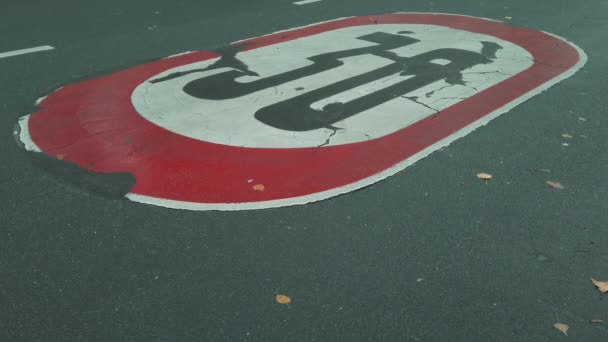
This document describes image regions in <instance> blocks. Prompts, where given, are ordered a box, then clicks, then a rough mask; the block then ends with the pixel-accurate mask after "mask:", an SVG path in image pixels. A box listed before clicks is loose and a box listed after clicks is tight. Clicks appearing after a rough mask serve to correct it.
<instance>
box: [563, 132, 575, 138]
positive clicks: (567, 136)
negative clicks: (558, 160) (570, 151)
mask: <svg viewBox="0 0 608 342" xmlns="http://www.w3.org/2000/svg"><path fill="white" fill-rule="evenodd" d="M562 137H563V138H566V139H572V138H574V137H573V136H572V134H568V133H564V134H562Z"/></svg>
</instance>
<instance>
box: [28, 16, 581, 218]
mask: <svg viewBox="0 0 608 342" xmlns="http://www.w3.org/2000/svg"><path fill="white" fill-rule="evenodd" d="M585 61H586V56H585V54H584V53H583V51H582V50H580V49H579V48H578V47H576V46H575V45H573V44H571V43H569V42H567V41H565V40H564V39H562V38H559V37H556V36H553V35H551V34H548V33H544V32H540V31H536V30H531V29H524V28H517V27H511V26H508V25H505V24H504V23H501V22H497V21H492V20H487V19H480V18H474V17H466V16H459V15H445V14H418V13H400V14H389V15H381V16H368V17H352V18H345V19H338V20H334V21H330V22H325V23H320V24H315V25H311V26H307V27H303V28H297V29H292V30H288V31H283V32H279V33H274V34H270V35H267V36H263V37H259V38H253V39H248V40H244V41H240V42H236V43H233V44H231V45H230V46H228V47H224V48H221V49H218V50H216V51H200V52H192V53H186V54H181V55H176V56H172V57H169V58H166V59H162V60H159V61H156V62H153V63H149V64H145V65H139V66H136V67H133V68H131V69H128V70H124V71H120V72H117V73H114V74H111V75H108V76H103V77H99V78H95V79H91V80H88V81H85V82H81V83H76V84H72V85H69V86H66V87H64V88H61V89H60V90H58V91H56V92H54V93H53V94H51V95H49V96H48V97H46V98H44V99H42V100H41V101H40V103H39V105H40V106H41V107H42V110H41V111H40V112H38V113H35V114H34V115H30V116H25V117H23V118H22V119H21V120H20V122H19V124H20V128H21V130H20V132H19V138H20V140H21V141H22V142H23V143H24V145H25V146H26V148H27V149H28V150H32V151H41V152H44V153H46V154H48V155H50V156H57V155H60V156H61V158H62V159H63V160H65V161H67V162H70V163H74V164H76V165H78V166H80V167H82V168H85V169H87V170H91V171H95V172H129V173H131V174H132V175H133V176H134V177H135V179H136V184H135V185H134V187H133V188H132V189H131V192H130V193H129V194H128V195H127V197H128V198H129V199H131V200H134V201H138V202H143V203H149V204H155V205H160V206H165V207H172V208H181V209H194V210H214V209H215V210H240V209H255V208H269V207H280V206H287V205H294V204H303V203H308V202H312V201H316V200H321V199H325V198H328V197H331V196H335V195H339V194H343V193H347V192H349V191H352V190H355V189H359V188H362V187H365V186H367V185H370V184H373V183H374V182H377V181H379V180H382V179H384V178H386V177H388V176H390V175H393V174H395V173H396V172H398V171H400V170H403V169H404V168H405V167H407V166H408V165H411V164H413V163H414V162H416V161H417V160H420V159H421V158H423V157H424V156H426V155H428V154H429V153H431V152H433V151H435V150H437V149H438V148H441V147H443V146H446V145H447V144H449V143H450V142H452V141H454V140H455V139H458V138H460V137H462V136H464V135H466V134H468V133H470V132H471V131H472V130H474V129H475V128H477V127H479V126H481V125H484V124H486V123H487V122H488V121H489V120H491V119H493V118H495V117H497V116H498V115H500V114H502V113H504V112H506V111H508V110H509V109H511V108H513V107H514V106H516V105H517V104H519V103H522V102H523V101H525V100H527V99H529V98H530V97H532V96H534V95H536V94H538V93H540V92H541V91H543V90H545V89H546V88H548V87H550V86H551V85H553V84H555V83H557V82H559V81H561V80H563V79H565V78H567V77H569V76H571V75H573V74H574V73H575V72H576V71H577V70H578V69H579V68H581V67H582V66H583V64H584V63H585Z"/></svg>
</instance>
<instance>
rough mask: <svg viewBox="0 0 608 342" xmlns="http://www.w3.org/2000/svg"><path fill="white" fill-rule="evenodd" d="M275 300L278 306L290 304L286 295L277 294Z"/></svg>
mask: <svg viewBox="0 0 608 342" xmlns="http://www.w3.org/2000/svg"><path fill="white" fill-rule="evenodd" d="M275 299H276V301H277V303H279V304H289V303H291V298H289V296H286V295H282V294H278V295H277V296H276V298H275Z"/></svg>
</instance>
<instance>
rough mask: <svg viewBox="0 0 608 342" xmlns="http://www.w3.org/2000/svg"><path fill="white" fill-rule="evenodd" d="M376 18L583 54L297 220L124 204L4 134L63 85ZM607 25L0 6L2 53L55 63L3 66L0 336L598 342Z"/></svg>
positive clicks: (406, 7) (373, 4)
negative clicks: (560, 77)
mask: <svg viewBox="0 0 608 342" xmlns="http://www.w3.org/2000/svg"><path fill="white" fill-rule="evenodd" d="M394 12H441V13H453V14H464V15H470V16H477V17H484V18H492V19H496V20H503V21H505V22H508V23H509V25H514V26H521V27H527V28H532V29H536V30H542V31H547V32H550V33H552V34H556V35H559V36H561V37H564V38H566V39H568V40H569V41H571V42H573V43H575V44H577V45H578V46H579V47H581V48H582V49H583V50H584V51H585V52H586V53H587V55H588V56H589V60H588V62H587V64H586V65H585V66H584V67H583V68H582V69H581V70H580V71H579V72H578V73H577V74H575V75H574V76H572V77H571V78H569V79H567V80H564V81H563V82H561V83H559V84H557V85H556V86H554V87H552V88H550V89H549V90H547V91H545V92H543V93H541V94H539V95H537V96H535V97H533V98H532V99H530V100H528V101H527V102H525V103H523V104H521V105H519V106H517V107H516V108H514V109H512V110H511V111H509V112H508V113H507V114H504V115H502V116H500V117H499V118H497V119H495V120H493V121H492V122H490V123H489V124H488V125H487V126H484V127H482V128H481V129H478V130H476V131H474V132H473V133H471V134H469V135H467V136H466V137H464V138H462V139H459V140H457V141H456V142H454V143H452V144H451V145H450V146H448V147H446V148H444V149H441V150H439V151H437V152H435V153H433V154H431V155H430V156H428V157H426V158H424V159H422V160H420V161H419V162H417V163H416V164H415V165H413V166H411V167H408V168H407V169H406V170H404V171H402V172H400V173H398V174H396V175H394V176H392V177H390V178H388V179H386V180H384V181H381V182H378V183H376V184H375V185H373V186H370V187H366V188H364V189H361V190H360V191H356V192H351V193H348V194H345V195H342V196H338V197H333V198H330V199H327V200H324V201H320V202H317V203H312V204H306V205H299V206H291V207H285V208H277V209H264V210H245V211H235V212H224V211H187V210H175V209H166V208H161V207H157V206H150V205H145V204H140V203H136V202H131V201H129V200H127V199H125V198H124V197H117V196H113V192H112V189H111V186H110V185H108V186H107V187H106V186H104V179H103V178H102V179H100V180H99V181H98V182H96V183H95V184H96V186H95V187H93V188H87V187H86V186H85V184H83V183H81V182H80V181H79V180H78V179H76V177H75V176H74V177H72V176H73V175H74V174H75V172H76V171H74V173H69V172H68V174H67V175H66V173H65V172H55V164H52V163H49V162H48V161H45V160H40V156H38V155H37V154H36V153H32V152H26V151H24V150H23V148H21V147H20V146H19V144H18V143H16V142H15V137H14V133H13V130H14V126H15V123H16V122H17V121H18V119H19V118H20V117H21V116H23V115H25V114H28V113H31V112H34V111H35V110H36V108H35V105H34V103H35V101H36V100H37V99H38V98H40V97H42V96H44V95H47V94H48V93H49V92H51V91H52V90H54V89H56V88H58V87H61V86H64V85H66V84H70V83H73V82H75V81H78V80H83V79H88V78H91V77H95V76H97V75H104V74H108V73H110V72H112V71H115V70H120V69H124V68H128V67H132V66H135V65H138V64H142V63H144V62H147V61H151V60H156V59H159V58H162V57H165V56H169V55H173V54H176V53H180V52H183V51H190V50H210V49H215V48H217V47H218V46H223V45H225V44H226V43H230V42H233V41H237V40H240V39H244V38H249V37H256V36H260V35H264V34H267V33H271V32H276V31H280V30H287V29H290V28H294V27H300V26H304V25H309V24H313V23H317V22H321V21H326V20H331V19H335V18H341V17H347V16H362V15H372V14H383V13H394ZM606 13H608V2H606V1H604V0H586V1H565V0H551V1H548V0H542V1H537V2H531V1H523V0H508V1H483V0H475V1H470V0H462V1H447V0H435V1H433V2H427V1H410V0H399V1H397V0H373V1H364V0H348V1H346V0H322V1H319V2H314V3H309V4H303V5H295V4H293V3H292V2H291V1H286V0H258V1H244V0H224V1H215V0H213V1H212V0H208V1H194V0H176V1H171V2H169V1H159V0H152V1H141V0H136V1H129V2H125V1H117V0H107V1H97V2H92V1H91V2H86V1H76V0H63V1H59V2H42V1H33V0H24V1H20V2H17V1H12V2H10V3H9V2H8V1H5V2H4V3H3V4H1V5H0V32H2V35H1V38H0V53H3V52H9V51H15V50H20V49H26V48H30V47H36V46H44V45H49V46H52V47H54V49H53V50H48V51H40V52H36V53H30V54H22V55H17V56H11V57H3V58H0V156H1V158H2V162H1V163H0V196H1V198H0V199H1V200H2V206H1V208H2V209H1V212H0V341H7V342H12V341H559V340H567V339H570V340H573V341H602V340H605V339H606V338H607V337H608V302H607V301H606V300H605V298H603V297H602V295H601V294H600V292H599V291H597V289H596V288H595V287H594V286H593V284H592V283H591V281H590V278H591V277H595V278H599V279H604V280H606V279H608V266H607V263H608V252H607V250H608V249H607V248H606V246H608V234H606V231H607V229H608V200H607V198H606V196H607V195H606V194H608V181H607V180H606V175H608V153H607V152H606V151H607V150H608V140H607V139H606V136H607V134H608V125H607V124H606V117H605V115H606V114H607V109H606V108H607V104H608V102H607V100H606V94H605V92H606V89H608V81H607V79H608V78H607V77H606V76H607V74H606V70H608V59H606V58H605V56H606V55H608V49H607V45H606V39H607V38H608V35H607V34H606V32H608V16H607V15H606ZM562 134H569V135H570V136H571V137H570V138H565V137H563V136H562ZM548 170H549V171H550V172H548ZM478 172H487V173H491V174H492V175H493V176H494V178H493V179H492V180H491V181H487V182H486V181H481V180H479V179H477V178H476V176H475V175H476V174H477V173H478ZM70 175H72V176H70ZM548 180H551V181H556V182H559V183H560V184H562V185H563V186H564V189H556V188H552V187H549V186H547V184H546V183H545V182H546V181H548ZM278 294H281V295H286V296H289V297H290V298H291V302H290V303H289V304H288V305H287V304H280V303H278V302H277V300H276V299H277V298H276V295H278ZM602 299H604V300H602ZM592 320H603V321H605V322H607V323H603V324H602V323H600V322H596V323H595V324H592V322H591V321H592ZM555 323H563V324H567V325H568V326H569V327H570V329H569V330H568V335H569V336H568V337H566V336H564V334H562V333H561V332H559V331H558V330H557V329H555V328H554V324H555Z"/></svg>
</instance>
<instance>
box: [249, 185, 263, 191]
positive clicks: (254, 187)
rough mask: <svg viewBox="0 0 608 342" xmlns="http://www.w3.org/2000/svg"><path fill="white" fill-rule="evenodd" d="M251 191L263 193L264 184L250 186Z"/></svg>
mask: <svg viewBox="0 0 608 342" xmlns="http://www.w3.org/2000/svg"><path fill="white" fill-rule="evenodd" d="M252 189H253V190H255V191H260V192H264V190H265V189H266V187H265V186H264V184H256V185H254V186H252Z"/></svg>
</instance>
